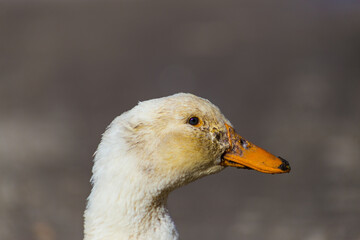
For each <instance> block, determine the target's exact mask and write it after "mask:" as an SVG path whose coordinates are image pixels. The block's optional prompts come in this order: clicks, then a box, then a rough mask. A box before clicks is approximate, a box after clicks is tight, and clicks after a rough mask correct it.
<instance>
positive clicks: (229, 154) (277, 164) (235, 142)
mask: <svg viewBox="0 0 360 240" xmlns="http://www.w3.org/2000/svg"><path fill="white" fill-rule="evenodd" d="M225 126H226V129H227V135H228V138H229V143H230V147H229V148H228V149H227V150H226V152H225V153H224V155H223V156H222V162H221V165H223V166H231V167H238V168H248V169H254V170H256V171H259V172H263V173H272V174H274V173H287V172H290V170H291V168H290V165H289V163H288V161H286V160H285V159H283V158H281V157H275V156H274V155H272V154H271V153H269V152H267V151H266V150H264V149H262V148H259V147H257V146H255V145H254V144H252V143H250V142H249V141H247V140H245V139H244V138H242V137H241V136H239V135H238V134H237V133H236V132H235V130H234V129H233V128H232V127H230V126H229V125H227V124H225Z"/></svg>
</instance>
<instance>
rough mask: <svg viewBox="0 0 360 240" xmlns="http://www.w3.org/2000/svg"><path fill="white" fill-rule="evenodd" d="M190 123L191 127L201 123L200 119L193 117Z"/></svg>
mask: <svg viewBox="0 0 360 240" xmlns="http://www.w3.org/2000/svg"><path fill="white" fill-rule="evenodd" d="M189 123H190V124H191V125H196V124H198V123H199V119H198V118H197V117H192V118H190V119H189Z"/></svg>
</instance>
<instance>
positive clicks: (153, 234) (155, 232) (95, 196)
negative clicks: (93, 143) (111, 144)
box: [84, 156, 178, 240]
mask: <svg viewBox="0 0 360 240" xmlns="http://www.w3.org/2000/svg"><path fill="white" fill-rule="evenodd" d="M123 160H124V159H122V160H120V159H110V160H105V159H101V157H98V156H96V157H95V164H94V168H93V173H94V174H93V178H92V181H93V188H92V191H91V194H90V196H89V198H88V205H87V209H86V211H85V214H84V217H85V229H84V234H85V237H84V240H97V239H99V240H100V239H101V240H110V239H111V240H119V239H159V240H161V239H178V234H177V231H176V229H175V225H174V223H173V221H172V220H171V218H170V215H169V213H168V210H167V208H166V202H167V196H168V191H167V190H164V189H162V188H161V185H162V184H161V182H160V183H159V181H155V180H154V179H150V178H149V177H148V176H146V173H144V172H143V171H141V170H139V167H138V166H136V161H133V160H134V159H126V161H123Z"/></svg>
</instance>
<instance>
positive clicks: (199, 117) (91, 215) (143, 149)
mask: <svg viewBox="0 0 360 240" xmlns="http://www.w3.org/2000/svg"><path fill="white" fill-rule="evenodd" d="M226 166H233V167H240V168H251V169H255V170H258V171H261V172H265V173H284V172H289V171H290V166H289V164H288V162H287V161H286V160H284V159H282V158H277V157H275V156H273V155H271V154H270V153H268V152H266V151H265V150H263V149H261V148H258V147H256V146H255V145H253V144H251V143H250V142H248V141H246V140H245V139H243V138H242V137H240V136H239V135H237V134H236V133H235V131H234V130H233V128H232V126H231V123H230V122H229V121H228V120H227V119H226V118H225V117H224V116H223V115H222V114H221V112H220V110H219V109H218V108H217V107H216V106H214V105H213V104H212V103H210V102H209V101H208V100H206V99H203V98H200V97H197V96H194V95H192V94H184V93H180V94H175V95H173V96H169V97H164V98H159V99H153V100H149V101H145V102H141V103H139V104H138V105H137V106H136V107H134V108H133V109H131V110H130V111H128V112H125V113H123V114H122V115H120V116H118V117H117V118H115V119H114V121H113V122H112V123H111V124H110V125H109V127H108V128H107V130H106V131H105V133H104V134H103V137H102V140H101V143H100V144H99V147H98V149H97V151H96V154H95V159H94V167H93V176H92V179H91V181H92V184H93V188H92V191H91V194H90V196H89V198H88V204H87V208H86V210H85V214H84V217H85V226H84V228H85V229H84V235H85V237H84V239H85V240H100V239H101V240H120V239H121V240H125V239H144V240H149V239H156V240H165V239H166V240H172V239H178V233H177V231H176V228H175V225H174V223H173V221H172V220H171V217H170V215H169V213H168V210H167V208H166V201H167V197H168V194H169V193H170V192H171V191H172V190H174V189H175V188H178V187H180V186H183V185H185V184H188V183H190V182H192V181H194V180H196V179H198V178H201V177H203V176H207V175H210V174H213V173H217V172H219V171H221V170H223V169H224V168H225V167H226Z"/></svg>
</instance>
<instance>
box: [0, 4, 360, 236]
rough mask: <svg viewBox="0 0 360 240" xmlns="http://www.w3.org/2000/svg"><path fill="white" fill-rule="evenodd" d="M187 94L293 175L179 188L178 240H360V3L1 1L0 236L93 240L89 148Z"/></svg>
mask: <svg viewBox="0 0 360 240" xmlns="http://www.w3.org/2000/svg"><path fill="white" fill-rule="evenodd" d="M177 92H191V93H194V94H196V95H199V96H202V97H204V98H208V99H209V100H211V101H212V102H213V103H214V104H216V105H218V106H219V107H220V109H222V111H223V113H224V114H225V115H226V116H227V118H229V119H230V120H231V122H232V123H233V124H234V125H235V127H236V129H237V131H238V132H239V133H240V135H242V136H244V137H245V138H247V139H249V140H250V141H252V142H254V143H255V144H257V145H259V146H262V147H263V148H265V149H267V150H269V151H271V152H272V153H274V154H276V155H280V156H282V157H284V158H286V159H287V160H289V162H290V163H291V166H292V169H293V170H292V172H291V173H290V174H285V175H265V174H261V173H258V172H255V171H246V170H239V169H230V168H228V169H226V170H225V171H223V172H221V173H220V174H217V175H213V176H210V177H206V178H204V179H201V180H199V181H197V182H195V183H192V184H190V185H188V186H186V187H184V188H181V189H178V190H176V191H175V192H174V193H172V194H171V195H170V198H169V208H170V213H171V215H172V217H173V219H174V221H175V223H176V224H177V227H178V231H179V233H180V236H181V239H188V240H195V239H209V240H215V239H229V240H232V239H247V240H259V239H267V240H275V239H276V240H300V239H301V240H303V239H305V240H327V239H330V240H338V239H342V240H347V239H351V240H352V239H355V240H359V239H360V228H359V226H360V225H359V224H360V174H359V169H360V124H359V123H360V2H359V1H355V0H342V1H340V0H339V1H337V0H314V1H300V0H295V1H283V0H273V1H266V0H259V1H251V0H224V1H219V0H218V1H213V0H209V1H204V0H191V1H190V0H184V1H169V0H150V1H149V0H147V1H142V0H127V1H125V0H119V1H95V0H94V1H81V0H72V1H70V0H68V1H59V0H52V1H45V0H42V1H41V0H31V1H25V0H8V1H4V0H2V1H0V239H2V240H55V239H67V240H75V239H82V237H83V235H82V231H83V217H82V214H83V211H84V209H85V204H86V198H87V196H88V194H89V193H90V187H91V186H90V183H89V179H90V177H91V167H92V154H93V153H94V151H95V149H96V148H97V145H98V143H99V141H100V137H101V133H102V132H103V131H104V130H105V127H106V126H107V125H108V124H109V123H110V122H111V121H112V119H113V118H114V117H116V116H117V115H119V114H121V113H122V112H124V111H126V110H129V109H131V108H132V107H133V106H135V105H136V104H137V102H138V101H143V100H147V99H151V98H157V97H162V96H167V95H170V94H174V93H177Z"/></svg>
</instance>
